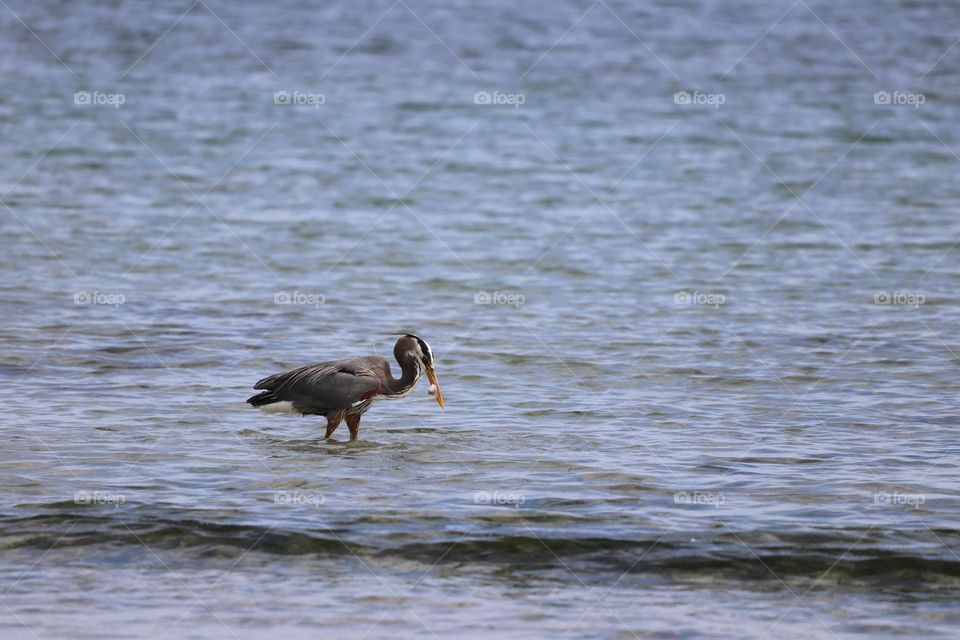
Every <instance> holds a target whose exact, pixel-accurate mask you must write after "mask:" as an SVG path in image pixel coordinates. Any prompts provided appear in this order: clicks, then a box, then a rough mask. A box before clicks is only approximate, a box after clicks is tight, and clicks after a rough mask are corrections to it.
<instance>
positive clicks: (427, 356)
mask: <svg viewBox="0 0 960 640" xmlns="http://www.w3.org/2000/svg"><path fill="white" fill-rule="evenodd" d="M393 354H394V355H395V356H396V357H397V361H398V362H399V361H401V360H402V359H403V358H407V357H412V358H413V359H414V360H416V361H417V362H418V363H419V364H420V366H422V367H423V370H424V371H426V373H427V379H428V380H429V381H430V394H431V395H433V396H434V397H435V398H436V399H437V404H439V405H440V408H441V409H442V408H443V394H442V393H440V384H439V383H438V382H437V372H436V371H435V370H434V368H433V351H432V350H431V349H430V345H429V344H427V341H426V340H424V339H423V338H421V337H420V336H417V335H414V334H412V333H406V334H403V336H402V337H401V338H400V339H399V340H397V344H396V346H395V347H394V348H393Z"/></svg>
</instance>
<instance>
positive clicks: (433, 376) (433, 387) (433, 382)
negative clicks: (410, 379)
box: [423, 365, 443, 409]
mask: <svg viewBox="0 0 960 640" xmlns="http://www.w3.org/2000/svg"><path fill="white" fill-rule="evenodd" d="M423 368H424V369H426V371H427V379H428V380H429V381H430V390H429V391H428V393H429V394H430V395H432V396H433V397H435V398H436V399H437V404H439V405H440V408H441V409H443V394H442V393H440V385H439V384H437V373H436V372H435V371H434V370H433V367H431V366H429V365H425V366H424V367H423Z"/></svg>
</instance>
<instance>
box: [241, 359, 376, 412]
mask: <svg viewBox="0 0 960 640" xmlns="http://www.w3.org/2000/svg"><path fill="white" fill-rule="evenodd" d="M378 360H379V361H383V362H386V360H384V359H383V358H379V359H378V357H377V356H371V357H368V358H353V359H351V360H336V361H333V362H321V363H320V364H312V365H308V366H306V367H300V368H299V369H294V370H293V371H287V372H286V373H278V374H276V375H272V376H270V377H267V378H264V379H263V380H261V381H259V382H258V383H257V384H256V385H255V386H254V389H267V390H269V391H271V392H272V395H273V396H275V397H276V399H277V400H281V401H284V400H285V401H289V402H292V403H293V404H294V406H295V407H297V409H299V410H301V411H303V410H311V411H316V412H326V411H331V410H335V409H346V408H348V407H349V406H350V405H352V404H353V403H354V402H358V401H360V400H363V399H365V398H369V397H370V396H372V395H374V394H376V392H377V391H378V390H379V389H380V384H381V378H380V376H379V375H377V371H378V369H380V370H382V364H380V362H379V361H378ZM378 365H379V366H378Z"/></svg>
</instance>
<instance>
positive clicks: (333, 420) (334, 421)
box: [323, 411, 353, 438]
mask: <svg viewBox="0 0 960 640" xmlns="http://www.w3.org/2000/svg"><path fill="white" fill-rule="evenodd" d="M345 413H346V412H345V411H337V412H336V413H331V414H330V415H328V416H327V433H326V435H325V436H323V437H324V438H329V437H330V436H332V435H333V432H334V431H336V430H337V427H339V426H340V422H341V421H342V420H343V416H344V414H345ZM348 424H349V423H348ZM352 431H353V430H352V429H351V432H352Z"/></svg>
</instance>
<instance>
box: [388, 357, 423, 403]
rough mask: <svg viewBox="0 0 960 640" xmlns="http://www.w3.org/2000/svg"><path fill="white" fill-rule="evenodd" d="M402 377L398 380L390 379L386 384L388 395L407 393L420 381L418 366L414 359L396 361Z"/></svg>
mask: <svg viewBox="0 0 960 640" xmlns="http://www.w3.org/2000/svg"><path fill="white" fill-rule="evenodd" d="M397 364H399V365H400V371H401V372H402V375H401V376H400V377H399V378H394V377H392V376H391V377H390V382H388V383H387V387H388V389H389V394H390V395H403V394H406V393H409V392H410V390H411V389H413V387H414V386H416V384H417V382H418V381H419V380H420V365H419V364H418V363H417V361H416V360H415V359H414V358H403V359H399V358H398V359H397Z"/></svg>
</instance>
